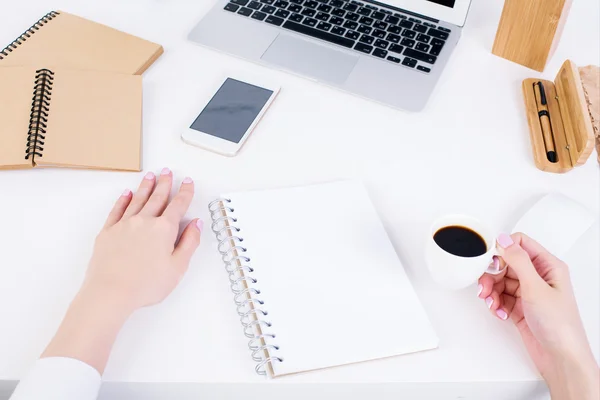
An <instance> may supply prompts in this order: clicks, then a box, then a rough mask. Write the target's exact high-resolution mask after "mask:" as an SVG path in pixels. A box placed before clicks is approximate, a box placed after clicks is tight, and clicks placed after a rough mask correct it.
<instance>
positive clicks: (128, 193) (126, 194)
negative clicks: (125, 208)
mask: <svg viewBox="0 0 600 400" xmlns="http://www.w3.org/2000/svg"><path fill="white" fill-rule="evenodd" d="M130 194H131V190H129V189H125V190H124V191H123V194H122V195H121V196H123V197H129V195H130Z"/></svg>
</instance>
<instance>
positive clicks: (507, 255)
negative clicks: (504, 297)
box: [496, 233, 547, 298]
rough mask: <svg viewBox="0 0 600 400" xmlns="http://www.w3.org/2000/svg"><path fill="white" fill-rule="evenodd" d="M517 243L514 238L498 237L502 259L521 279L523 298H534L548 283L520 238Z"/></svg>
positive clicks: (498, 247)
mask: <svg viewBox="0 0 600 400" xmlns="http://www.w3.org/2000/svg"><path fill="white" fill-rule="evenodd" d="M515 237H516V239H517V241H515V240H513V237H511V236H509V235H507V234H505V233H503V234H500V236H498V239H497V246H496V247H497V249H498V253H499V254H500V257H502V258H503V259H504V261H506V263H507V264H508V266H509V267H511V268H512V269H513V270H514V271H515V273H516V274H517V277H518V278H519V286H520V288H521V296H522V297H524V298H532V297H533V296H534V295H535V294H536V293H537V292H538V291H539V290H542V288H543V287H545V286H547V284H546V282H545V281H544V280H543V279H542V277H541V276H540V275H539V274H538V272H537V270H536V269H535V266H534V265H533V263H532V262H531V258H530V257H529V254H528V253H527V252H526V251H525V250H524V249H523V248H522V247H521V244H520V243H519V236H516V235H515Z"/></svg>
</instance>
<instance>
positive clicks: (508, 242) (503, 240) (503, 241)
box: [498, 233, 515, 249]
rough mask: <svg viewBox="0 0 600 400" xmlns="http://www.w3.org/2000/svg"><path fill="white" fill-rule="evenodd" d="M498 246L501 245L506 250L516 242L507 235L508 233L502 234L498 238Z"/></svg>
mask: <svg viewBox="0 0 600 400" xmlns="http://www.w3.org/2000/svg"><path fill="white" fill-rule="evenodd" d="M498 244H499V245H500V247H502V248H503V249H505V248H507V247H510V246H512V245H513V244H515V242H513V240H512V238H511V237H510V235H507V234H506V233H501V234H500V236H498Z"/></svg>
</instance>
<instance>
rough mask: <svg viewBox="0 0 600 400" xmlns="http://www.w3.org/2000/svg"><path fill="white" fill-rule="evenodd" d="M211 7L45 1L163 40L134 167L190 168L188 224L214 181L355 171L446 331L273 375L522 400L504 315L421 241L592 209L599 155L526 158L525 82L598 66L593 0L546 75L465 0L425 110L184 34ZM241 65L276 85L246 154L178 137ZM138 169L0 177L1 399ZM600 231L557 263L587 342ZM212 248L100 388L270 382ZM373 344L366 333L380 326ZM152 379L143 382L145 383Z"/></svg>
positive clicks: (291, 180) (132, 0)
mask: <svg viewBox="0 0 600 400" xmlns="http://www.w3.org/2000/svg"><path fill="white" fill-rule="evenodd" d="M212 3H213V2H212V1H211V0H186V1H184V0H171V1H167V0H128V1H117V0H103V1H95V2H83V1H77V0H56V1H54V2H52V6H53V7H56V8H57V9H62V10H64V11H68V12H71V13H75V14H78V15H81V16H83V17H87V18H91V19H93V20H96V21H98V22H102V23H105V24H107V25H111V26H113V27H115V28H118V29H121V30H124V31H127V32H129V33H132V34H136V35H139V36H141V37H144V38H146V39H149V40H152V41H155V42H158V43H161V44H162V45H163V46H164V47H165V54H164V55H163V56H162V57H161V58H160V59H159V60H158V62H157V63H156V64H155V65H154V66H152V67H151V68H150V70H149V71H147V72H146V74H145V75H144V89H145V93H144V144H143V148H144V149H143V150H144V169H145V170H153V171H156V172H158V171H159V170H160V169H161V168H162V167H164V166H169V167H171V168H172V169H173V170H174V171H175V175H176V177H177V179H183V177H184V176H186V175H190V176H192V177H193V178H194V179H195V180H196V182H197V188H198V190H197V191H198V193H197V197H196V199H195V202H194V204H193V206H192V208H191V210H190V212H189V218H193V217H197V216H199V217H203V218H205V219H208V215H207V211H206V205H207V203H208V201H209V200H211V199H213V198H214V197H215V196H217V195H218V194H219V193H221V192H224V191H239V190H246V189H257V188H277V187H286V186H294V185H303V184H309V183H315V182H322V181H330V180H335V179H341V178H360V179H362V180H363V181H364V182H365V184H366V185H367V187H368V189H369V192H370V194H371V197H372V200H373V202H374V203H375V204H376V206H377V207H378V209H379V212H380V215H381V218H382V220H383V221H384V224H385V226H386V229H387V230H388V233H389V235H390V237H391V238H392V241H393V243H394V245H395V247H396V250H397V252H398V255H399V256H400V258H401V260H402V262H403V264H404V265H405V268H406V269H407V271H408V273H409V275H410V277H411V279H412V281H413V284H414V286H415V288H416V289H417V291H418V294H419V296H420V298H421V300H422V302H423V303H424V306H425V308H426V309H427V311H428V313H429V315H430V318H431V320H432V322H433V324H434V326H435V328H436V330H437V332H438V334H439V336H440V339H441V344H440V348H439V349H438V350H435V351H431V352H426V353H422V354H414V355H409V356H405V357H395V358H390V359H386V360H380V361H374V362H368V363H363V364H357V365H352V366H346V367H340V368H333V369H330V370H323V371H318V372H312V373H306V374H300V375H297V376H291V377H288V378H282V379H277V380H274V381H271V382H269V383H271V384H275V383H300V382H319V383H320V382H365V383H367V382H403V383H406V384H407V385H408V384H409V383H410V384H411V385H413V384H414V385H417V386H414V385H413V386H410V387H411V388H412V389H410V390H413V391H412V392H410V390H409V391H408V392H406V391H405V392H402V391H401V389H398V390H400V391H398V392H397V393H413V396H415V397H416V396H417V394H419V393H430V392H427V387H429V386H428V385H430V383H437V384H438V385H447V384H457V385H459V386H453V388H454V389H456V388H457V387H460V388H462V389H457V391H456V396H464V397H462V398H473V399H477V398H486V399H491V398H494V399H495V398H498V399H504V398H506V399H508V398H510V399H530V398H532V396H533V393H534V392H536V391H539V378H538V376H537V374H536V372H535V370H534V368H533V366H532V363H531V362H530V361H529V359H528V357H527V355H526V353H525V351H524V349H523V347H522V345H521V344H520V342H519V338H518V336H517V334H516V332H515V330H514V329H513V327H512V326H511V325H510V324H509V323H502V322H501V321H499V320H497V319H496V318H494V317H492V316H491V315H489V312H488V310H487V308H486V307H485V304H484V303H483V301H481V300H477V298H476V287H475V286H473V287H471V288H469V289H466V290H464V291H461V292H455V293H448V292H443V291H440V290H438V289H437V288H436V287H435V286H434V285H433V284H432V282H431V281H430V278H429V276H428V274H427V273H426V270H425V266H424V262H423V249H424V246H423V244H424V239H425V236H426V232H427V228H428V226H429V224H430V223H431V221H432V220H433V219H434V218H435V216H437V215H439V214H441V213H444V212H447V211H459V212H466V213H469V214H472V215H475V216H479V217H481V218H484V219H485V220H487V221H488V222H489V224H490V225H492V226H493V227H494V228H496V229H497V230H498V231H500V230H505V231H508V230H510V228H511V227H512V225H513V224H514V223H515V222H516V221H517V219H518V218H519V216H520V215H521V213H522V212H523V211H524V210H526V209H527V208H528V207H529V206H530V205H532V204H533V202H535V201H536V200H537V199H539V198H540V197H541V196H542V195H543V194H545V193H548V192H552V191H556V192H561V193H564V194H567V195H569V196H571V197H572V198H574V199H576V200H577V201H579V202H581V203H582V204H584V205H586V206H587V207H589V208H590V209H591V210H592V211H593V213H594V214H595V215H598V213H599V204H600V196H599V194H600V193H599V187H600V174H599V167H598V163H597V162H596V160H595V158H596V154H595V153H594V154H593V155H592V157H591V159H590V160H589V162H588V163H587V164H586V165H584V166H582V167H580V168H577V169H576V170H574V171H572V172H570V173H568V174H565V175H553V174H548V173H543V172H541V171H539V170H537V169H536V168H535V167H534V165H533V159H532V155H531V149H530V143H529V134H528V131H527V123H526V118H525V113H524V108H523V104H522V103H523V100H522V97H521V89H520V84H521V81H522V80H523V79H525V78H528V77H538V76H539V77H544V78H547V79H553V78H554V75H555V74H556V72H557V71H558V68H559V67H560V65H561V64H562V62H563V61H564V60H565V59H566V58H570V59H572V60H574V61H575V63H577V64H578V65H580V66H583V65H587V64H600V53H599V52H600V50H599V49H600V43H599V38H600V26H599V24H598V19H597V16H598V13H599V12H600V10H599V3H598V2H597V1H595V0H585V1H584V0H581V1H578V2H574V4H573V7H572V11H571V15H570V18H569V20H568V23H567V25H566V28H565V31H564V35H563V38H562V41H561V43H560V45H559V47H558V50H557V52H556V54H555V56H554V57H553V58H552V60H551V62H550V63H549V65H548V67H547V69H546V72H545V73H543V74H540V73H537V72H535V71H532V70H528V69H526V68H524V67H521V66H519V65H516V64H513V63H510V62H508V61H505V60H502V59H500V58H497V57H495V56H493V55H492V54H491V47H492V43H493V39H494V35H495V30H496V26H497V23H498V20H499V17H500V12H501V9H502V2H501V1H498V0H474V1H473V5H472V11H471V14H470V16H469V19H468V21H467V26H466V27H465V29H464V31H463V38H462V39H461V41H460V43H459V45H458V48H457V49H456V51H455V53H454V55H453V56H452V59H451V61H450V63H449V65H448V66H447V69H446V71H445V72H444V74H443V76H442V78H441V81H440V83H439V85H438V87H437V89H436V91H435V93H434V94H433V97H432V99H431V101H430V103H429V105H428V106H427V108H426V110H425V111H424V112H422V113H418V114H409V113H405V112H401V111H397V110H393V109H390V108H386V107H383V106H381V105H378V104H374V103H372V102H368V101H365V100H362V99H359V98H356V97H353V96H351V95H348V94H345V93H341V92H338V91H335V90H332V89H329V88H327V87H325V86H321V85H318V84H315V83H313V82H310V81H307V80H304V79H302V78H299V77H296V76H292V75H289V74H286V73H283V72H276V71H273V70H270V69H267V68H263V67H260V66H257V65H254V64H251V63H248V62H246V61H243V60H239V59H236V58H232V57H229V56H227V55H223V54H219V53H216V52H214V51H212V50H209V49H205V48H202V47H199V46H196V45H194V44H193V43H190V42H188V41H187V40H186V36H187V34H188V32H189V31H190V30H191V29H192V28H193V26H194V25H195V24H196V22H197V21H198V20H199V19H200V18H201V16H202V15H203V14H204V13H205V12H206V11H207V10H208V9H209V8H210V7H211V5H212ZM47 4H48V3H47V2H45V1H42V0H30V1H27V2H20V1H19V2H17V1H11V2H7V3H6V4H5V5H4V6H3V10H4V16H5V17H3V19H2V23H1V24H0V43H4V44H6V43H8V42H10V41H12V40H13V39H14V37H15V36H16V35H18V34H20V33H21V32H22V31H23V30H25V29H26V28H27V27H28V26H29V25H31V23H33V22H34V21H35V20H37V19H38V18H39V17H40V16H41V15H43V14H45V13H46V12H48V11H50V10H49V9H48V7H49V5H47ZM240 71H243V72H245V73H251V74H255V75H257V76H259V77H260V76H269V77H270V78H271V79H273V80H275V81H278V82H280V84H281V86H282V91H281V94H280V96H279V98H278V99H277V101H276V102H275V103H274V105H273V107H272V109H271V110H270V111H269V113H268V114H267V115H266V117H265V119H264V121H263V122H262V123H261V124H260V126H259V128H258V129H257V131H256V132H255V133H254V134H253V136H252V138H251V139H250V140H249V142H248V143H247V145H246V147H245V148H244V150H243V152H242V153H241V154H240V155H239V156H237V157H236V158H225V157H221V156H218V155H215V154H212V153H209V152H206V151H203V150H200V149H197V148H194V147H191V146H188V145H186V144H184V143H183V142H182V141H181V140H180V133H181V129H182V128H183V127H184V126H186V124H189V123H190V121H188V120H186V117H187V116H188V115H189V113H190V110H191V107H192V105H193V104H194V102H195V101H197V99H198V98H199V97H200V96H201V95H208V93H207V92H206V87H209V86H210V85H213V84H214V82H215V79H217V77H218V76H220V75H222V74H223V73H227V72H231V73H236V72H240ZM0 90H1V88H0ZM0 123H1V122H0ZM82 150H83V151H85V149H82ZM141 177H142V173H140V174H131V173H112V172H98V171H74V170H60V169H49V170H32V171H3V172H1V173H0V193H1V196H0V221H1V222H0V243H1V251H0V325H1V326H0V380H3V381H4V383H3V385H4V386H2V385H0V397H2V387H3V388H4V393H5V394H6V393H8V392H9V391H10V389H11V388H12V387H13V386H14V380H17V379H19V378H20V377H21V376H23V374H24V373H25V372H26V370H27V368H28V367H29V366H30V365H31V363H32V362H33V361H34V360H35V359H36V357H37V356H38V355H39V354H40V352H41V351H42V350H43V348H44V347H45V345H46V343H47V342H48V340H49V339H50V338H51V336H52V334H53V333H54V331H55V329H56V328H57V326H58V325H59V323H60V320H61V317H62V315H63V313H64V312H65V310H66V308H67V306H68V304H69V301H70V299H71V298H72V296H73V295H74V293H75V292H76V290H77V288H78V285H79V283H80V282H81V280H82V277H83V274H84V271H85V269H86V264H87V261H88V259H89V257H90V254H91V249H92V244H93V239H94V237H95V235H96V233H97V231H98V230H99V229H100V227H101V225H102V223H103V221H104V218H105V216H106V214H107V212H108V211H109V210H110V208H111V207H112V205H113V202H114V200H115V199H116V198H117V197H118V196H119V194H120V193H121V192H122V191H123V189H124V188H134V187H135V186H136V185H137V183H138V181H139V180H140V178H141ZM598 231H599V229H598V225H597V224H596V225H595V226H594V227H593V228H592V229H591V230H590V231H589V232H588V233H587V234H586V235H585V236H584V237H583V238H582V240H581V241H580V243H579V244H578V245H577V246H576V249H573V251H572V252H571V254H570V255H569V257H567V260H568V261H569V262H570V265H571V267H572V271H573V276H574V281H575V285H576V289H577V293H578V297H579V299H580V308H581V310H582V313H583V316H584V319H585V325H586V328H587V329H588V333H589V335H590V337H591V338H592V342H593V346H594V350H595V351H596V354H597V353H598V343H599V340H598V338H599V337H600V334H599V322H598V319H599V317H598V316H599V312H598V306H599V303H600V301H599V293H600V290H599V281H600V280H599V271H598V269H599V264H600V262H599V259H598V256H599V252H600V251H599V244H598V243H599V242H600V240H599V236H598ZM215 245H216V242H215V239H214V238H213V237H212V235H211V232H209V231H207V232H206V233H205V235H204V238H203V243H202V246H201V247H200V249H199V251H198V253H197V254H196V256H195V257H194V259H193V262H192V265H191V268H190V271H189V273H188V274H187V276H186V277H185V279H184V280H183V282H182V283H181V286H180V287H179V288H178V289H177V290H176V291H175V293H173V295H172V296H171V297H170V298H169V299H168V300H167V301H165V302H164V304H162V305H159V306H156V307H153V308H148V309H145V310H142V311H140V312H138V313H137V314H135V315H134V316H133V317H132V318H131V320H130V321H129V322H128V323H127V325H126V326H125V328H124V329H123V331H122V333H121V335H120V336H119V338H118V341H117V343H116V345H115V348H114V351H113V354H112V357H111V360H110V363H109V366H108V368H107V370H106V374H105V379H106V381H107V382H109V383H108V384H107V385H106V388H105V391H104V393H103V397H102V398H111V399H113V398H118V397H119V394H120V395H121V396H126V398H137V397H135V396H134V394H133V393H134V391H132V392H128V393H129V394H127V395H124V394H123V393H124V392H123V390H125V389H122V388H125V387H126V384H127V383H131V382H142V383H143V382H156V383H162V384H167V383H183V382H186V383H188V384H187V385H183V386H177V385H171V386H169V387H170V388H171V389H170V390H171V392H165V393H174V392H172V391H175V390H179V389H181V388H184V387H185V388H187V389H189V391H190V392H189V393H195V392H194V390H196V389H197V388H198V387H200V386H201V385H200V386H195V384H200V383H208V382H221V383H226V382H245V383H250V382H258V383H261V382H263V383H264V382H268V381H266V380H264V379H263V378H262V377H259V376H257V375H255V374H254V368H253V367H254V363H253V362H252V361H251V359H250V354H249V352H248V350H247V348H246V344H247V339H246V338H245V337H244V336H243V334H242V332H241V328H240V326H239V318H238V317H237V315H236V313H235V312H234V308H233V303H232V295H231V293H230V292H229V290H228V284H227V278H226V274H225V273H224V271H223V268H222V265H221V262H220V258H219V257H218V254H217V252H216V251H215ZM336 245H337V246H343V243H339V244H336V243H332V246H333V248H335V246H336ZM348 295H349V300H351V298H352V293H349V294H348ZM372 340H377V328H376V327H373V338H372ZM348 351H352V349H348ZM119 383H121V384H122V386H119ZM190 385H191V386H190ZM486 385H487V386H486ZM243 387H244V388H247V386H243ZM257 387H258V388H259V389H256V388H257ZM261 387H263V385H258V386H252V388H253V389H252V390H260V388H261ZM440 387H446V388H447V387H448V386H438V392H437V393H438V397H435V395H431V396H433V397H431V398H460V397H449V396H450V394H451V393H455V392H452V390H453V389H452V390H451V389H443V390H442V389H439V388H440ZM137 388H138V389H139V386H138V387H137ZM235 388H239V392H237V394H236V390H237V389H235ZM235 388H234V389H231V388H228V389H223V393H224V391H228V392H227V393H229V395H231V398H236V397H237V398H239V395H241V393H243V391H242V386H236V387H235ZM473 388H480V389H481V390H480V391H479V392H477V390H479V389H477V390H475V389H473ZM158 390H159V389H157V387H156V386H154V389H153V392H154V393H158V392H157V391H158ZM402 390H403V389H402ZM492 390H493V392H492ZM136 393H138V392H136ZM186 393H188V392H186ZM200 393H206V392H200ZM232 393H233V394H232ZM369 393H373V392H372V391H371V392H369ZM469 393H470V394H469ZM473 393H479V394H473ZM481 393H486V395H485V396H484V395H483V394H481ZM292 394H293V393H288V394H287V395H288V398H291V397H289V396H291V395H292ZM296 394H297V393H296ZM453 396H454V394H453ZM478 396H479V397H478ZM165 397H167V395H166V394H165Z"/></svg>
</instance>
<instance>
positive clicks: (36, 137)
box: [0, 67, 142, 171]
mask: <svg viewBox="0 0 600 400" xmlns="http://www.w3.org/2000/svg"><path fill="white" fill-rule="evenodd" d="M0 88H2V90H1V91H0V105H1V107H0V143H1V145H0V169H25V168H33V167H71V168H90V169H108V170H121V171H139V170H140V169H141V137H142V77H141V76H136V75H127V74H113V73H104V72H96V71H77V70H66V69H52V70H50V69H36V68H33V67H13V68H0Z"/></svg>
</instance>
